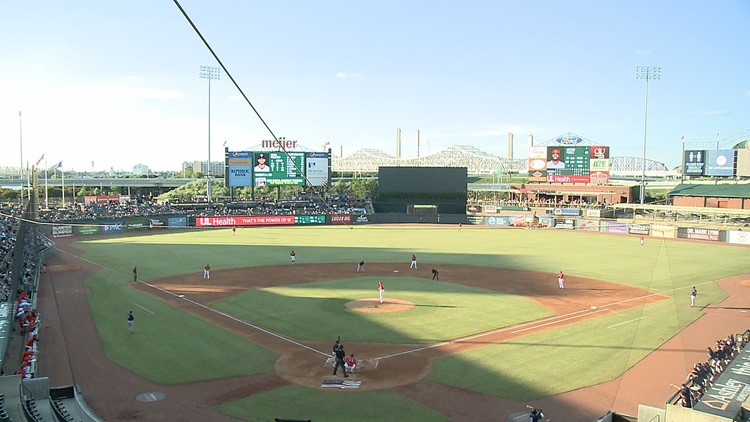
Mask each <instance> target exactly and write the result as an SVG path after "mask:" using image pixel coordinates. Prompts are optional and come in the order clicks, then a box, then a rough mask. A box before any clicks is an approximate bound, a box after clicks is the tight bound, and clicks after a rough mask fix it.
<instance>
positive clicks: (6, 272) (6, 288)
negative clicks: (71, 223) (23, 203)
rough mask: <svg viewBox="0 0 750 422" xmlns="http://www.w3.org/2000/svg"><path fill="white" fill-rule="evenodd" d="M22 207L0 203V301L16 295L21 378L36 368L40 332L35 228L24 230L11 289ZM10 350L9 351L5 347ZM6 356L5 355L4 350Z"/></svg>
mask: <svg viewBox="0 0 750 422" xmlns="http://www.w3.org/2000/svg"><path fill="white" fill-rule="evenodd" d="M21 215H22V213H21V210H19V209H17V208H15V207H12V206H0V217H1V220H0V259H1V260H2V268H1V269H0V276H2V286H0V287H1V288H2V291H1V292H0V299H2V300H1V302H7V301H8V300H10V298H11V297H14V298H15V304H14V305H15V308H14V311H15V313H14V316H15V322H16V323H17V324H18V332H19V333H20V335H21V336H22V337H23V344H24V349H23V353H22V355H21V362H20V364H19V366H18V369H17V370H16V373H17V374H18V375H21V376H22V377H23V378H31V377H33V375H34V372H35V368H36V364H35V362H36V351H37V340H38V332H39V314H38V313H37V310H36V309H35V306H36V303H35V302H36V301H35V299H34V296H35V295H36V287H37V280H38V262H39V255H38V254H39V251H38V249H37V245H38V243H37V242H36V237H37V232H36V231H35V230H29V231H27V232H26V238H25V239H24V240H25V242H24V243H23V245H24V248H23V251H22V252H21V253H22V256H23V259H22V260H21V268H18V271H19V272H20V274H21V275H20V277H19V279H18V285H17V286H16V288H15V291H13V278H12V277H13V271H15V270H14V268H13V257H14V255H15V254H16V253H18V251H16V250H15V249H16V244H17V234H18V229H19V218H18V217H20V216H21ZM7 352H11V351H7ZM6 356H8V355H7V354H6Z"/></svg>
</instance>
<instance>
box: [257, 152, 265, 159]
mask: <svg viewBox="0 0 750 422" xmlns="http://www.w3.org/2000/svg"><path fill="white" fill-rule="evenodd" d="M258 158H262V159H264V160H265V158H266V154H263V153H262V152H261V153H260V154H258Z"/></svg>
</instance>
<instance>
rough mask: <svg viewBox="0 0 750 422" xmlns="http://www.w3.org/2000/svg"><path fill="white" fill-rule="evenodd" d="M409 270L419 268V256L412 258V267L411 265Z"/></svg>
mask: <svg viewBox="0 0 750 422" xmlns="http://www.w3.org/2000/svg"><path fill="white" fill-rule="evenodd" d="M409 268H417V256H416V255H412V256H411V265H409Z"/></svg>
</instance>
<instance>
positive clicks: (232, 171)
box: [227, 151, 253, 187]
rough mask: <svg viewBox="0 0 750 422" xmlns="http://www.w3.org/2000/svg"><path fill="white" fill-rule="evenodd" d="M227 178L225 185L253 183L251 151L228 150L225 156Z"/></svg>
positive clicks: (237, 185) (247, 184)
mask: <svg viewBox="0 0 750 422" xmlns="http://www.w3.org/2000/svg"><path fill="white" fill-rule="evenodd" d="M227 167H228V169H229V179H228V180H227V186H229V187H239V186H252V185H253V153H252V152H250V151H230V152H229V154H228V156H227Z"/></svg>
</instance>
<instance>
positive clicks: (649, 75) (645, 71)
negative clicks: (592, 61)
mask: <svg viewBox="0 0 750 422" xmlns="http://www.w3.org/2000/svg"><path fill="white" fill-rule="evenodd" d="M635 78H636V79H642V80H645V81H646V106H645V110H644V112H643V163H642V164H643V165H642V169H641V170H642V172H641V205H643V203H644V201H645V200H646V129H647V128H648V81H649V80H659V79H661V67H659V66H636V68H635Z"/></svg>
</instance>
